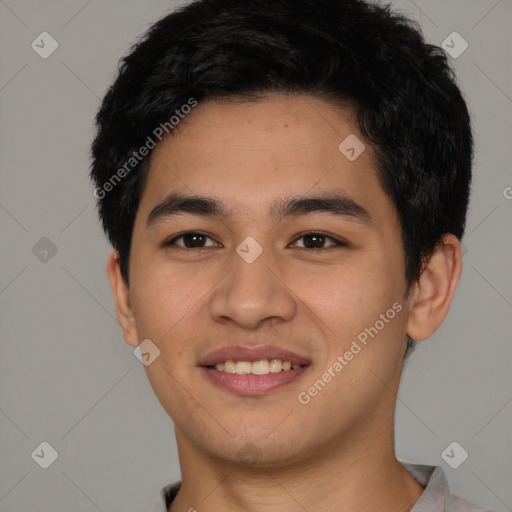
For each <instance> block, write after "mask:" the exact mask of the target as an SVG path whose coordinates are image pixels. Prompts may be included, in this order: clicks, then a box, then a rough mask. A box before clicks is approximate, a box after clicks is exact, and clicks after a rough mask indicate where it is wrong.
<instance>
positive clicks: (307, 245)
mask: <svg viewBox="0 0 512 512" xmlns="http://www.w3.org/2000/svg"><path fill="white" fill-rule="evenodd" d="M301 239H303V240H304V241H303V243H302V246H299V247H300V248H304V249H327V248H328V247H336V246H346V245H347V244H346V243H344V242H342V241H341V240H336V239H334V238H332V237H331V236H328V235H326V234H324V233H317V232H314V231H311V232H309V233H304V234H302V235H301V236H300V237H299V238H297V239H296V241H295V243H297V241H298V240H301ZM327 240H328V241H331V242H333V243H331V244H330V245H328V246H327V247H326V246H325V242H326V241H327Z"/></svg>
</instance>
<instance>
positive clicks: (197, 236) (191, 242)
mask: <svg viewBox="0 0 512 512" xmlns="http://www.w3.org/2000/svg"><path fill="white" fill-rule="evenodd" d="M178 240H182V242H181V243H176V242H177V241H178ZM207 240H211V241H212V242H213V244H212V245H205V243H206V241H207ZM172 245H175V246H178V247H182V248H184V249H201V248H202V247H218V244H217V243H216V242H214V241H213V240H212V239H211V238H210V237H209V236H207V235H205V234H203V233H199V232H197V231H189V232H187V233H183V234H181V235H179V236H176V237H174V238H172V239H171V240H169V241H168V242H166V243H165V246H166V247H169V246H172Z"/></svg>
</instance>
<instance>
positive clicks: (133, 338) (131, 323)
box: [107, 250, 139, 347]
mask: <svg viewBox="0 0 512 512" xmlns="http://www.w3.org/2000/svg"><path fill="white" fill-rule="evenodd" d="M118 256H119V254H118V252H117V251H116V250H114V251H112V252H111V253H110V256H109V259H108V262H107V274H108V279H109V281H110V287H111V288H112V295H113V297H114V304H115V307H116V315H117V320H118V322H119V325H120V326H121V329H122V330H123V337H124V339H125V341H126V343H128V345H131V346H133V347H136V346H137V345H138V344H139V341H138V335H137V328H136V323H135V316H134V314H133V308H132V303H131V299H130V291H129V289H128V286H127V285H126V282H125V280H124V278H123V276H122V274H121V267H120V264H119V257H118Z"/></svg>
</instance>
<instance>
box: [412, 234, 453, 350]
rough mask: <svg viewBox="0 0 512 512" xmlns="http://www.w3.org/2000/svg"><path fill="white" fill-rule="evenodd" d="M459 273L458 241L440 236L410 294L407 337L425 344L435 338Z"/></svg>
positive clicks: (447, 309) (447, 235) (447, 308)
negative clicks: (432, 337) (424, 341)
mask: <svg viewBox="0 0 512 512" xmlns="http://www.w3.org/2000/svg"><path fill="white" fill-rule="evenodd" d="M461 272H462V255H461V249H460V241H459V240H458V238H457V237H456V236H454V235H452V234H446V235H443V237H442V239H441V241H440V243H439V244H438V246H437V247H436V248H435V250H434V252H433V253H432V255H431V256H430V258H429V260H428V261H427V262H426V264H425V265H424V268H423V271H422V273H421V275H420V277H419V279H418V281H417V282H416V283H415V284H414V286H413V289H412V291H411V294H410V298H411V301H410V307H409V320H408V324H407V334H408V335H409V336H410V337H411V338H412V339H413V340H417V341H420V340H424V339H426V338H429V337H430V336H432V334H434V332H435V331H436V330H437V329H438V328H439V326H440V325H441V323H442V322H443V320H444V319H445V317H446V315H447V314H448V311H449V309H450V305H451V303H452V299H453V296H454V294H455V289H456V287H457V283H458V282H459V278H460V274H461Z"/></svg>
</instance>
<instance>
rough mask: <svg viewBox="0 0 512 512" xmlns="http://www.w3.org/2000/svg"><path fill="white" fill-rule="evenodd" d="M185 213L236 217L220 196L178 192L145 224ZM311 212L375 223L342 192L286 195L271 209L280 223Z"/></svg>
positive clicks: (166, 199) (157, 209)
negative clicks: (217, 197) (219, 198)
mask: <svg viewBox="0 0 512 512" xmlns="http://www.w3.org/2000/svg"><path fill="white" fill-rule="evenodd" d="M183 213H186V214H189V215H196V216H200V217H217V218H220V219H226V220H227V219H230V218H232V217H233V212H232V211H231V210H230V209H229V208H228V207H227V206H226V205H225V204H224V203H222V202H221V201H219V200H218V199H215V198H213V197H205V196H198V195H188V194H183V193H179V192H175V193H172V194H170V195H169V196H167V197H166V198H165V199H164V200H163V201H162V202H161V203H159V204H158V205H156V206H155V207H154V208H153V209H152V210H151V212H150V213H149V215H148V218H147V221H146V227H150V226H151V225H152V224H154V223H155V222H157V221H158V220H161V219H167V218H169V217H172V216H175V215H179V214H183ZM312 213H329V214H332V215H338V216H343V217H347V218H350V219H353V220H357V221H359V222H361V223H363V224H368V225H370V224H372V217H371V215H370V214H369V213H368V211H367V210H366V209H365V208H363V207H362V206H361V205H359V204H357V203H356V202H355V201H354V200H353V199H351V198H350V197H348V196H347V195H345V194H339V193H322V194H317V195H307V196H290V197H285V198H281V199H278V200H276V201H275V202H274V203H273V204H272V206H271V208H270V215H271V217H272V218H273V219H275V220H276V221H278V222H279V221H281V220H282V219H283V218H285V217H299V216H301V215H309V214H312Z"/></svg>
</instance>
